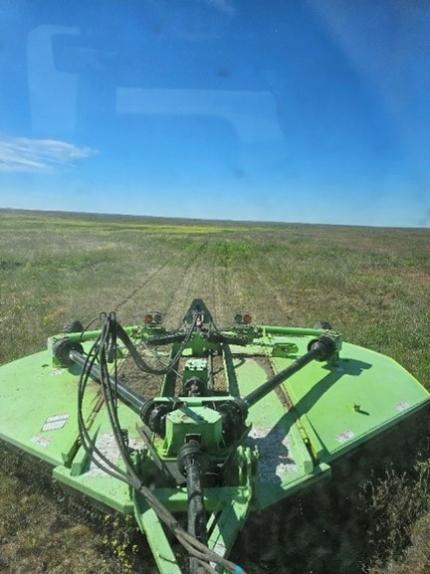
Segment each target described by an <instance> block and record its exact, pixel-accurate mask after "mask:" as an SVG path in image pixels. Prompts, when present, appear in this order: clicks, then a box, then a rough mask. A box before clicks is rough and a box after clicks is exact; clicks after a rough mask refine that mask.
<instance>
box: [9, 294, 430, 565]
mask: <svg viewBox="0 0 430 574" xmlns="http://www.w3.org/2000/svg"><path fill="white" fill-rule="evenodd" d="M193 310H194V314H195V315H196V316H197V315H198V313H200V320H199V322H198V323H197V325H196V324H195V322H194V324H193V329H191V331H192V332H191V333H190V335H189V341H188V342H187V344H186V345H185V347H184V348H183V349H181V353H180V358H179V359H178V361H177V362H176V363H175V367H174V369H172V370H170V371H169V372H168V373H167V374H165V375H163V376H160V377H159V391H158V394H157V395H156V396H152V397H150V398H149V399H145V406H144V409H143V410H139V409H137V408H132V406H130V404H128V403H127V401H122V402H121V401H120V402H119V404H118V417H119V419H120V421H121V428H122V430H123V432H124V435H126V437H127V448H128V449H129V452H130V456H131V457H132V459H133V461H134V463H135V467H136V469H138V470H137V472H138V473H139V472H140V476H141V479H142V482H143V483H144V484H146V485H147V486H148V488H150V489H151V491H152V493H153V494H154V495H155V496H156V497H157V499H158V500H159V501H160V502H161V503H162V505H163V506H164V507H165V508H167V509H168V510H169V511H170V512H171V513H173V514H175V515H178V516H181V515H183V514H186V513H187V512H188V513H189V516H190V512H191V511H190V488H192V487H190V484H189V482H190V481H188V477H189V476H190V472H191V471H190V470H189V468H188V467H187V466H186V464H187V461H188V459H187V456H188V457H190V456H191V459H192V460H191V459H190V460H191V463H193V461H194V460H195V459H193V458H192V456H194V455H190V452H189V451H187V450H186V448H185V447H187V448H189V447H190V445H192V446H193V448H196V449H200V451H199V453H200V452H201V456H202V457H204V460H205V462H204V464H203V463H202V466H201V468H200V475H199V476H198V478H199V480H201V483H202V485H201V490H202V492H201V501H202V504H203V507H204V512H205V516H206V520H207V522H206V531H205V533H204V536H203V538H204V540H203V539H202V536H200V537H199V536H197V534H198V533H196V532H192V534H193V535H195V536H196V537H197V538H199V539H200V540H203V542H204V543H205V544H207V546H208V547H209V549H211V550H213V551H215V552H216V553H217V554H218V555H220V556H224V557H227V556H228V553H229V551H230V549H231V548H232V546H233V544H234V541H235V539H236V537H237V535H238V533H239V531H240V530H241V529H242V528H243V526H244V524H245V521H246V519H247V516H248V515H249V513H250V512H252V511H253V510H256V509H263V508H266V507H268V506H271V505H275V504H276V503H277V502H278V501H280V500H281V499H284V498H286V497H288V496H290V495H292V494H293V493H295V492H297V491H298V490H302V489H304V488H306V487H307V486H308V485H311V484H312V483H315V482H317V481H321V480H326V479H329V477H330V472H331V466H332V464H333V463H334V462H335V461H336V460H337V459H340V458H341V457H344V456H345V455H348V454H349V453H351V452H352V451H353V450H354V449H356V448H357V447H359V446H360V445H362V444H364V443H368V442H369V441H371V440H372V439H373V438H374V437H377V436H379V435H381V434H382V433H384V431H386V430H387V429H389V428H391V427H393V426H395V425H397V424H398V423H399V422H400V421H402V420H404V419H406V418H408V417H411V416H412V415H414V413H416V412H417V411H418V410H420V409H422V408H423V407H424V406H425V405H426V404H428V402H429V399H430V395H429V393H428V392H427V391H426V390H425V389H424V388H423V387H422V386H421V385H420V383H419V382H418V381H417V380H416V379H415V378H414V377H413V376H412V375H410V374H409V373H408V372H407V371H406V370H405V369H403V368H402V367H401V366H400V365H399V364H397V363H396V362H395V361H394V360H393V359H391V358H389V357H387V356H383V355H381V354H379V353H376V352H374V351H371V350H368V349H365V348H362V347H359V346H356V345H352V344H349V343H345V342H341V339H340V337H339V335H337V334H335V333H333V332H332V331H329V330H323V329H299V328H288V327H275V326H269V325H250V324H248V323H242V322H239V323H237V324H235V325H233V326H232V327H229V328H228V329H225V330H221V331H219V330H218V329H214V328H213V326H212V322H211V317H210V315H208V316H205V310H206V307H204V308H203V307H199V304H198V302H197V303H196V302H194V303H193V305H192V307H191V308H190V311H189V313H191V315H192V313H193ZM186 318H187V316H186V317H185V319H186ZM186 324H187V322H186V321H185V323H184V325H186ZM188 324H189V323H188ZM125 332H127V334H128V336H129V337H130V340H131V342H132V344H133V345H135V346H136V348H139V349H141V347H142V344H143V343H145V347H144V350H143V351H142V353H143V356H145V357H147V358H148V359H149V358H151V357H152V358H153V355H151V353H153V351H152V349H155V348H156V349H158V351H157V360H164V361H166V360H168V359H169V357H170V358H171V357H174V355H175V353H176V352H177V350H178V348H179V346H180V338H181V336H182V335H181V332H180V331H176V332H173V334H172V333H171V332H168V331H165V330H164V329H163V328H162V326H160V324H159V323H155V322H152V323H149V324H145V325H138V326H130V327H126V328H125ZM178 333H179V334H178ZM99 335H100V331H92V332H86V333H68V334H64V333H63V334H60V335H56V336H55V337H52V338H51V339H50V340H49V342H48V348H47V349H46V350H44V351H42V352H39V353H36V354H34V355H31V356H27V357H24V358H22V359H19V360H16V361H14V362H12V363H9V364H6V365H3V366H1V367H0V437H1V438H2V439H3V440H5V441H7V442H9V443H12V444H13V445H15V446H17V447H19V448H20V449H22V450H24V451H26V452H28V453H31V454H32V455H34V456H36V457H38V458H40V459H43V460H44V461H46V462H48V463H50V464H51V465H52V466H53V476H54V477H55V479H57V480H58V481H61V482H63V483H65V484H66V485H68V486H69V487H72V488H73V489H76V490H77V491H80V492H81V493H84V494H85V495H87V496H89V497H91V498H93V499H95V500H97V501H100V502H102V503H103V504H105V505H107V506H109V507H111V508H113V509H115V510H117V511H120V512H124V513H129V514H134V515H135V517H136V520H137V523H138V525H139V527H140V529H141V530H142V532H143V533H144V534H145V536H146V538H147V541H148V543H149V546H150V547H151V550H152V552H153V555H154V559H155V561H156V563H157V566H158V568H159V570H160V572H162V573H165V574H178V573H179V572H181V571H182V570H181V567H180V566H179V564H178V561H177V558H176V557H175V555H174V553H173V551H172V549H171V546H170V543H169V541H168V537H167V536H166V533H165V526H163V522H162V520H160V517H159V516H158V515H157V512H156V511H155V510H154V508H152V507H151V505H149V504H148V501H147V500H146V499H145V497H144V496H142V495H141V494H140V493H139V492H138V491H137V490H136V489H133V488H132V487H130V486H129V485H128V484H126V483H125V482H121V481H120V480H118V479H117V478H114V477H112V476H110V475H108V474H106V473H105V472H104V471H103V470H102V469H100V468H99V467H98V466H97V464H96V462H97V461H96V460H95V459H97V456H94V457H91V453H89V452H88V448H87V449H85V448H84V446H83V444H82V440H81V437H80V431H79V426H78V412H77V408H78V402H77V387H78V381H79V379H80V376H81V374H82V370H83V367H82V365H80V364H79V363H78V362H77V360H76V355H81V356H82V357H86V356H87V354H88V352H89V350H90V348H91V346H92V345H93V343H94V341H95V339H96V338H97V337H98V336H99ZM169 337H170V338H171V340H172V342H170V339H169ZM175 337H176V338H175ZM157 338H158V339H159V343H160V344H159V345H158V344H156V345H155V346H154V345H151V343H152V342H154V341H155V343H157ZM321 338H322V339H321ZM321 340H323V341H329V343H330V344H333V347H332V348H331V350H330V352H329V353H328V355H327V356H326V357H321V356H318V358H317V360H309V362H308V363H307V364H304V365H302V366H300V368H297V371H296V372H293V373H289V374H288V376H287V377H286V378H285V380H282V379H283V378H284V377H285V375H284V374H283V373H286V371H285V370H286V369H287V367H289V366H291V365H293V364H295V361H297V359H298V358H300V357H303V356H305V355H306V354H307V353H309V352H310V349H312V348H313V347H312V345H314V346H315V341H321ZM64 341H66V343H64ZM59 342H60V343H61V344H62V351H61V353H59V352H58V344H59ZM79 346H80V348H79ZM72 347H73V348H72ZM64 349H65V350H66V351H67V353H69V355H70V357H74V360H70V359H69V357H68V356H67V353H66V355H65V354H64ZM73 353H75V355H74V354H73ZM116 356H117V360H118V368H119V371H121V368H122V366H123V365H125V363H126V362H127V360H129V358H130V353H129V351H128V349H127V347H126V345H123V344H122V343H119V344H118V347H117V349H116ZM64 357H66V359H64ZM214 362H216V365H215V366H214ZM277 374H278V375H279V374H280V375H279V379H280V380H279V381H278V380H277V379H276V375H277ZM96 379H97V377H96V376H93V377H92V379H91V380H90V381H89V382H88V384H87V390H86V394H85V397H84V401H83V416H84V419H85V423H86V426H87V428H88V432H89V435H90V436H91V438H92V444H93V445H95V446H96V447H97V448H98V449H99V450H100V451H101V452H102V453H103V454H104V455H105V456H106V457H107V458H108V459H109V460H110V461H112V462H113V463H114V464H115V465H117V466H118V467H119V468H121V469H123V470H124V472H125V471H126V466H125V464H124V461H123V459H122V457H121V453H120V448H119V446H118V444H117V442H116V439H115V436H114V433H113V431H112V426H111V421H110V419H109V416H108V410H107V408H106V401H105V398H104V394H103V392H102V391H103V389H102V386H101V384H100V381H98V380H96ZM120 380H121V381H123V382H124V385H126V382H127V376H126V375H124V377H123V378H121V379H120ZM216 380H218V383H217V384H214V381H216ZM198 381H200V383H199V382H198ZM267 381H269V382H270V381H272V382H273V388H272V389H270V391H269V390H267V391H265V394H264V393H263V394H262V396H257V395H258V393H256V389H261V387H262V385H263V384H264V383H267ZM217 385H218V386H217ZM268 387H269V386H268ZM268 387H267V388H268ZM139 392H140V394H141V396H142V397H146V389H145V384H144V382H142V384H141V388H140V389H139ZM186 393H187V394H186ZM120 398H121V397H120ZM236 405H239V407H240V408H242V411H240V409H239V410H238V407H237V408H236ZM240 412H242V415H240V414H238V413H240ZM160 413H161V415H160ZM163 417H164V418H163ZM232 417H233V418H232ZM235 417H236V418H235ZM241 417H242V418H241ZM142 425H143V427H144V429H145V432H146V434H145V432H142V428H141V427H142ZM148 433H149V434H148ZM148 437H149V438H148ZM184 449H185V450H184ZM193 452H194V451H193ZM195 452H197V450H196V451H195ZM199 456H200V454H199ZM181 457H182V458H183V459H184V460H185V462H184V463H178V461H179V459H181ZM199 460H200V459H199ZM188 462H189V461H188ZM191 463H190V464H191ZM178 464H179V470H178ZM181 464H183V465H184V464H185V471H184V470H182V473H181V468H180V467H181ZM187 468H188V470H187ZM197 490H198V489H197ZM189 524H190V522H189ZM191 530H192V529H191ZM189 531H190V530H189ZM198 567H199V565H198V564H196V563H193V562H192V561H191V562H190V566H189V568H190V569H191V570H193V569H198ZM212 567H213V568H216V569H217V570H218V571H224V570H225V567H224V566H223V565H222V564H218V565H216V564H214V563H212ZM239 571H240V568H239V569H238V570H237V572H239Z"/></svg>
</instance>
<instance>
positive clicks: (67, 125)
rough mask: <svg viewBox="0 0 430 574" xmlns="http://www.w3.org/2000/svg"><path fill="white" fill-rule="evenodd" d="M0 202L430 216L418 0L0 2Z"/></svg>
mask: <svg viewBox="0 0 430 574" xmlns="http://www.w3.org/2000/svg"><path fill="white" fill-rule="evenodd" d="M0 33H1V42H0V206H2V207H21V208H32V209H63V210H73V211H98V212H112V213H130V214H147V215H162V216H179V217H201V218H218V219H222V218H226V219H254V220H275V221H301V222H322V223H347V224H348V223H349V224H364V225H387V226H390V225H393V226H430V189H429V185H430V162H429V157H428V156H429V150H430V97H429V94H430V9H429V8H428V7H427V2H407V1H397V2H396V1H394V0H390V1H388V0H387V1H384V2H382V1H372V2H366V1H360V2H350V1H349V0H348V1H346V0H345V1H341V0H327V1H323V0H319V1H317V0H308V1H302V2H299V1H296V0H294V1H286V0H282V1H275V0H271V2H261V1H258V2H257V1H253V0H246V1H238V0H187V1H186V2H180V1H175V2H167V1H165V0H139V1H134V2H131V1H127V0H124V1H119V0H116V1H110V0H101V1H99V2H94V1H88V2H76V1H74V2H69V1H66V0H62V1H58V0H55V1H54V0H43V1H42V0H39V1H32V2H30V1H28V2H23V1H19V0H14V1H9V2H3V3H1V5H0Z"/></svg>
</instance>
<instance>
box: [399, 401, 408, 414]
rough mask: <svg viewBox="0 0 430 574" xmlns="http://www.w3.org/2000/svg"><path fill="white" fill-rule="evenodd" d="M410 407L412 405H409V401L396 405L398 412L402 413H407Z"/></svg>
mask: <svg viewBox="0 0 430 574" xmlns="http://www.w3.org/2000/svg"><path fill="white" fill-rule="evenodd" d="M410 406H411V405H410V404H409V403H408V401H400V402H399V403H397V405H396V411H397V412H399V413H401V412H402V411H405V410H406V409H408V408H409V407H410Z"/></svg>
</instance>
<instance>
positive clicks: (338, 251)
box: [0, 211, 430, 574]
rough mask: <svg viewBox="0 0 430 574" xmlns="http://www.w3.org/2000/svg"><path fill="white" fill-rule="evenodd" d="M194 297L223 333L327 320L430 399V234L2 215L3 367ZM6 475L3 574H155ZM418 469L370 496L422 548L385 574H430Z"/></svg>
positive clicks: (7, 468) (127, 540)
mask: <svg viewBox="0 0 430 574" xmlns="http://www.w3.org/2000/svg"><path fill="white" fill-rule="evenodd" d="M133 291H134V293H133V297H132V298H130V299H126V296H127V295H129V294H130V293H131V292H133ZM194 297H201V298H203V299H204V300H205V301H206V302H207V303H208V306H209V307H210V308H211V310H213V311H214V315H215V318H216V320H217V322H218V323H219V324H222V323H223V322H226V321H229V320H231V318H232V317H233V315H234V313H235V312H237V311H249V312H251V314H252V315H253V317H254V319H255V320H256V321H257V322H269V323H274V324H291V325H302V326H312V325H313V324H314V323H315V322H316V321H317V320H329V321H331V322H332V323H333V324H334V326H335V327H336V328H337V329H338V330H339V331H340V332H341V333H342V334H343V335H344V337H345V338H346V339H348V340H350V341H351V342H354V343H357V344H360V345H365V346H368V347H370V348H372V349H375V350H378V351H381V352H383V353H387V354H389V355H391V356H392V357H394V358H395V359H396V360H398V361H399V362H400V363H402V364H403V365H404V366H405V367H406V368H407V369H408V370H409V371H411V372H412V373H413V374H414V375H415V376H416V377H417V378H418V379H419V380H421V381H422V382H423V383H424V384H425V385H426V386H427V387H429V386H430V375H429V373H430V352H429V349H430V313H429V303H430V230H423V229H372V228H364V227H363V228H360V227H342V226H317V225H299V224H257V223H249V224H245V223H243V224H242V223H232V222H220V223H214V222H204V221H189V222H187V221H181V220H161V219H160V220H157V219H151V218H127V217H115V216H90V215H67V214H58V213H52V214H42V213H36V212H12V211H0V327H1V335H2V336H1V340H0V363H5V362H8V361H11V360H13V359H16V358H18V357H21V356H23V355H25V354H28V353H31V352H34V351H36V350H38V349H40V348H42V347H43V345H44V344H45V340H46V338H47V336H48V335H50V334H53V333H56V332H58V331H59V330H61V327H62V325H63V323H64V322H65V321H66V320H67V319H69V318H71V317H73V318H74V317H76V318H79V319H81V320H82V321H84V322H85V321H89V320H90V319H92V318H93V317H94V316H95V315H96V314H98V312H99V311H109V310H112V309H113V308H115V307H116V306H118V305H119V310H118V312H119V316H120V320H121V321H122V322H124V323H126V322H139V321H141V320H142V318H143V316H144V314H145V313H146V312H148V311H154V310H158V311H161V312H162V313H164V314H165V315H166V317H167V319H168V324H171V325H174V326H176V325H177V324H178V322H179V321H180V319H181V316H182V314H183V313H184V311H185V310H186V308H187V306H188V305H189V303H190V302H191V300H192V299H193V298H194ZM4 461H5V463H4V464H3V465H2V471H1V473H0V542H1V544H2V550H1V558H0V571H2V572H22V573H26V572H50V573H61V572H82V573H87V572H88V573H90V572H96V571H97V572H99V573H103V572H127V571H129V570H130V568H131V567H132V566H131V565H134V566H133V567H134V568H136V569H137V571H139V572H148V571H149V570H148V568H147V567H145V565H144V564H142V560H140V561H139V560H138V559H135V558H134V551H133V545H134V543H135V539H134V536H133V533H132V528H131V527H128V526H127V525H124V524H123V525H122V526H121V528H117V527H116V525H115V524H114V525H113V524H111V522H112V521H113V520H114V519H112V520H111V519H109V518H108V519H106V524H103V525H100V524H98V523H97V522H96V521H94V520H88V521H87V520H85V519H84V518H80V517H76V516H75V514H74V510H73V509H71V510H67V508H66V507H65V506H64V505H63V503H62V499H61V497H59V496H56V493H55V491H51V490H50V488H49V487H47V486H46V485H43V486H41V485H39V484H38V483H37V482H33V481H32V480H31V477H29V476H28V473H26V472H24V470H23V468H22V467H21V463H20V461H19V460H18V459H16V458H14V456H13V455H7V456H6V457H5V458H4ZM420 468H421V470H418V471H417V472H416V473H415V475H414V476H416V477H418V478H415V479H413V480H412V479H411V480H409V479H408V478H405V477H398V476H391V477H388V478H387V479H386V481H385V482H377V483H376V482H375V484H374V485H373V487H372V488H373V493H374V498H373V499H372V500H373V504H374V505H377V504H379V505H380V506H379V507H378V508H377V510H378V512H379V513H380V516H381V517H382V518H381V520H382V519H383V520H387V521H388V523H389V520H392V521H393V524H392V528H393V529H399V530H401V531H402V540H406V539H409V538H410V537H412V539H413V545H412V546H411V547H410V548H409V550H408V553H407V556H406V557H405V558H402V559H401V560H400V562H399V563H398V564H396V563H393V564H391V566H387V565H382V566H380V565H379V566H378V562H377V560H376V558H375V561H374V564H373V566H372V567H371V571H372V572H374V573H379V572H383V571H388V570H387V569H388V568H391V571H392V572H393V573H394V572H396V574H397V573H399V574H400V573H402V574H403V573H408V574H409V573H412V572H426V571H430V550H429V549H427V550H426V552H427V554H425V552H424V543H423V540H425V533H426V532H429V531H430V520H429V519H428V517H427V515H426V514H425V513H424V510H425V505H426V504H427V490H426V487H425V484H424V482H425V481H424V478H423V477H425V476H426V475H425V472H427V471H426V470H424V471H423V470H422V468H423V467H420ZM420 481H421V482H420ZM393 488H397V489H398V491H396V492H397V493H398V496H397V499H398V501H401V500H403V499H404V498H405V497H406V498H407V499H408V500H409V499H410V500H413V504H414V505H415V506H413V504H412V503H411V504H412V506H411V505H409V506H408V507H407V509H406V510H405V509H404V508H403V507H400V506H399V504H400V502H399V503H398V505H397V506H395V504H394V502H393V500H392V499H393V497H392V496H391V495H390V493H392V492H393V490H392V489H393ZM384 489H385V490H384ZM387 489H388V490H387ZM53 492H54V496H53ZM414 493H415V494H414ZM416 493H419V496H418V497H417V495H416ZM57 494H58V493H57ZM414 496H415V498H414ZM371 503H372V502H371ZM374 510H375V508H373V509H372V511H374ZM384 513H385V514H384ZM421 515H422V516H421ZM418 517H419V521H418V522H415V518H418ZM115 520H116V519H115ZM389 524H390V523H389ZM339 527H340V528H342V525H339ZM112 533H114V538H115V540H116V551H114V552H113V551H112V550H111V549H110V544H109V540H108V539H109V537H110V536H112ZM396 536H397V535H396ZM396 536H394V538H393V541H392V542H387V552H386V553H385V554H388V555H390V552H391V550H392V548H391V547H393V546H395V545H397V544H398V541H399V540H398V537H397V538H396ZM390 544H391V547H389V546H390ZM60 546H61V550H60V548H59V547H60ZM134 550H135V549H134ZM414 552H415V554H414ZM382 554H384V553H382ZM385 554H384V559H385V558H386V556H385ZM411 564H412V565H413V568H414V569H411V568H412V566H411ZM423 565H424V566H423ZM424 567H426V568H427V570H424V569H422V570H419V568H424ZM357 568H358V565H357ZM384 569H385V570H384ZM262 571H263V570H262ZM266 571H267V570H266ZM286 571H287V570H286ZM357 571H359V570H357ZM309 572H310V570H309ZM312 572H314V573H316V572H317V570H315V569H314V570H312ZM319 574H321V573H319Z"/></svg>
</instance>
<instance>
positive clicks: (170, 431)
mask: <svg viewBox="0 0 430 574" xmlns="http://www.w3.org/2000/svg"><path fill="white" fill-rule="evenodd" d="M189 434H194V435H195V434H199V435H200V436H201V443H202V445H203V447H204V448H205V450H207V451H208V452H217V451H218V450H219V448H220V443H221V437H222V419H221V415H220V414H219V413H218V412H217V411H214V410H213V409H210V408H209V407H205V406H194V407H193V408H190V407H189V406H188V405H187V406H185V405H184V406H182V407H181V408H179V409H176V410H174V411H172V412H170V413H169V414H168V415H167V417H166V437H165V440H164V445H163V451H164V452H163V454H164V455H165V456H168V457H171V456H176V455H177V454H178V452H179V450H180V448H181V446H182V445H183V444H184V443H185V441H186V437H187V435H189Z"/></svg>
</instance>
